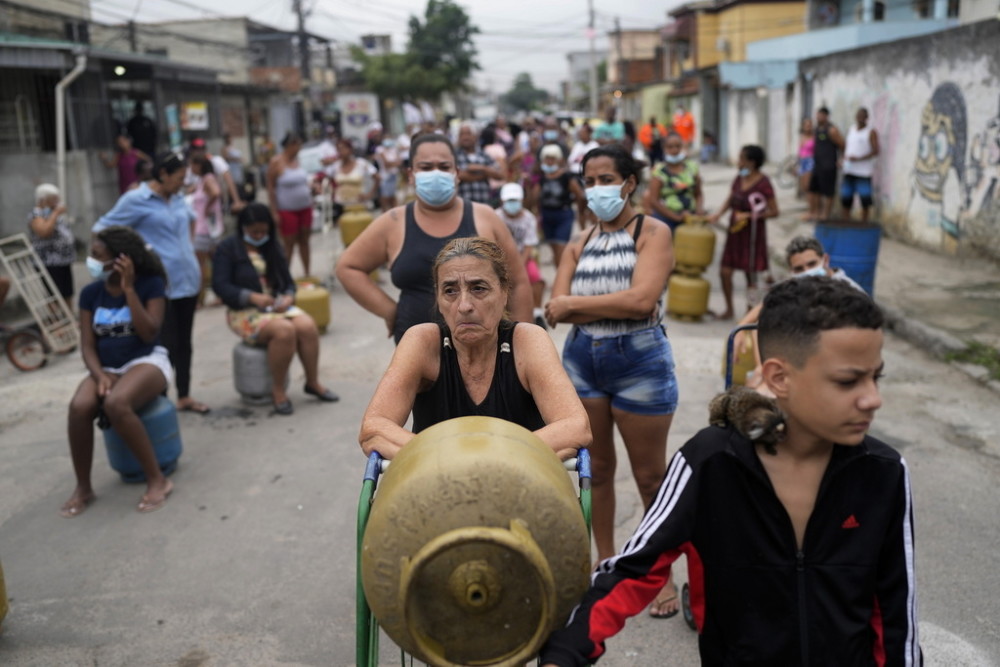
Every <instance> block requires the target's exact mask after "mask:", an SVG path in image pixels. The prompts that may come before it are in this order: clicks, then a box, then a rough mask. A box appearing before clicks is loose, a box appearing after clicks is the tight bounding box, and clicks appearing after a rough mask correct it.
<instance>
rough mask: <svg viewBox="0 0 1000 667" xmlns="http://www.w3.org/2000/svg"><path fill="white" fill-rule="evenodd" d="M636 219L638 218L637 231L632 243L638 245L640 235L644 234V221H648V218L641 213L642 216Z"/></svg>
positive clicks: (633, 233)
mask: <svg viewBox="0 0 1000 667" xmlns="http://www.w3.org/2000/svg"><path fill="white" fill-rule="evenodd" d="M635 217H636V218H638V220H636V222H635V231H633V232H632V242H633V243H638V242H639V234H641V233H642V221H643V220H645V219H646V216H644V215H643V214H642V213H640V214H638V215H637V216H635ZM633 220H635V218H633ZM629 222H631V220H629Z"/></svg>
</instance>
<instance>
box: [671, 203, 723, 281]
mask: <svg viewBox="0 0 1000 667" xmlns="http://www.w3.org/2000/svg"><path fill="white" fill-rule="evenodd" d="M714 254H715V232H713V231H712V230H711V229H710V228H709V227H708V224H707V223H706V219H705V217H704V216H694V215H689V216H686V217H685V218H684V224H683V225H680V226H679V227H677V229H675V230H674V257H675V258H676V260H677V265H676V267H675V268H674V271H675V272H676V273H682V274H684V275H688V276H697V275H699V274H700V273H701V272H702V271H704V270H705V269H706V268H708V266H709V265H710V264H711V263H712V257H713V256H714Z"/></svg>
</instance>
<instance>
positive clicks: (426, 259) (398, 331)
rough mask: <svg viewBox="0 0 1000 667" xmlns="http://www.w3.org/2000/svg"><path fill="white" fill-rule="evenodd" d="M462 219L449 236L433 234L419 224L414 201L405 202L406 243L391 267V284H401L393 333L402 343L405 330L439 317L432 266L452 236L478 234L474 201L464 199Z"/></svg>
mask: <svg viewBox="0 0 1000 667" xmlns="http://www.w3.org/2000/svg"><path fill="white" fill-rule="evenodd" d="M463 204H464V207H463V209H462V220H461V222H459V223H458V229H456V230H455V231H454V232H452V233H451V234H449V235H448V236H440V237H439V236H431V235H430V234H428V233H427V232H425V231H424V230H423V229H421V228H420V225H418V224H417V218H416V216H415V215H414V213H413V206H414V202H410V203H409V204H407V205H406V222H405V225H406V227H405V231H404V235H403V247H402V248H400V250H399V256H397V257H396V261H394V262H393V263H392V268H391V269H389V276H390V277H391V278H392V284H393V285H395V286H396V287H398V288H399V303H398V304H397V305H396V324H395V326H394V327H393V329H392V336H393V338H395V339H396V342H397V343H399V339H400V338H402V337H403V334H404V333H406V330H407V329H409V328H410V327H412V326H413V325H414V324H421V323H423V322H433V321H435V320H436V319H437V302H436V299H435V294H434V277H433V276H432V275H431V267H433V266H434V258H435V257H437V254H438V253H439V252H441V249H442V248H444V247H445V246H446V245H448V242H449V241H451V240H452V239H460V238H466V237H469V236H476V235H477V233H476V221H475V218H473V215H472V202H470V201H469V200H465V201H464V202H463Z"/></svg>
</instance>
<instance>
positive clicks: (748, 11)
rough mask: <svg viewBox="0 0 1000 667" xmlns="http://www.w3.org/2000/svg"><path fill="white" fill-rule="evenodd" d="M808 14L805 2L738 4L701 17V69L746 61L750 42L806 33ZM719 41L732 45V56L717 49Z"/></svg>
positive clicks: (699, 61) (699, 24)
mask: <svg viewBox="0 0 1000 667" xmlns="http://www.w3.org/2000/svg"><path fill="white" fill-rule="evenodd" d="M805 12H806V5H805V3H804V2H802V3H798V2H796V3H788V2H780V3H778V2H774V3H751V4H738V5H735V6H733V7H730V8H728V9H724V10H722V11H721V12H718V13H716V14H699V16H698V63H697V66H698V67H699V68H701V67H710V66H712V65H717V64H718V63H720V62H722V61H729V62H743V61H744V60H746V45H747V44H748V43H749V42H756V41H759V40H762V39H771V38H773V37H783V36H785V35H794V34H796V33H800V32H804V31H805ZM719 38H722V39H725V40H727V41H728V42H729V53H728V55H727V54H726V53H725V52H723V51H720V50H719V49H718V48H717V46H718V43H719Z"/></svg>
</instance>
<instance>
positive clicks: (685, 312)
mask: <svg viewBox="0 0 1000 667" xmlns="http://www.w3.org/2000/svg"><path fill="white" fill-rule="evenodd" d="M709 289H710V286H709V284H708V281H707V280H705V279H704V278H690V277H688V276H683V275H679V274H676V273H675V274H674V275H672V276H670V283H669V286H668V287H667V312H669V313H670V314H671V315H677V316H679V317H691V318H698V317H701V316H702V315H704V314H705V313H706V312H708V292H709Z"/></svg>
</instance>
